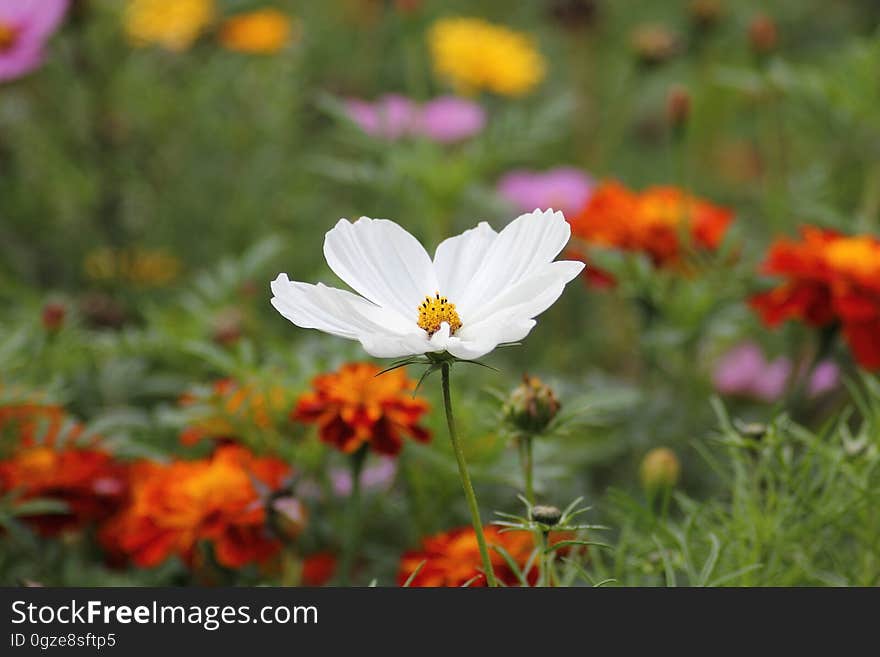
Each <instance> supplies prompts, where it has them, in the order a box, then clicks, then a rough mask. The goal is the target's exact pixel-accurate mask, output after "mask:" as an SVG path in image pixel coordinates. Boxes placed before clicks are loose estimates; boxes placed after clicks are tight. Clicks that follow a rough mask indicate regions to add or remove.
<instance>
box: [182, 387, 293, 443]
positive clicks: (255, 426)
mask: <svg viewBox="0 0 880 657" xmlns="http://www.w3.org/2000/svg"><path fill="white" fill-rule="evenodd" d="M179 403H180V405H181V406H183V407H185V408H191V409H193V411H194V412H195V413H196V415H197V417H196V418H195V419H194V420H193V421H192V422H191V423H190V425H189V426H188V427H187V428H186V429H184V430H183V431H182V432H181V434H180V441H181V442H182V443H183V444H184V445H194V444H196V443H197V442H199V441H200V440H202V439H203V438H210V439H213V440H219V441H224V440H225V441H229V440H235V439H236V438H238V437H240V436H241V435H243V434H247V433H248V432H250V431H268V430H271V429H272V428H274V427H275V426H276V421H277V419H278V416H280V415H281V414H282V412H283V411H284V409H285V408H287V407H288V403H289V402H288V398H287V393H286V392H285V390H284V389H283V388H282V387H281V386H271V387H268V388H267V389H262V388H260V387H259V386H257V385H256V384H254V383H239V382H237V381H235V380H234V379H220V380H219V381H215V382H214V384H213V385H212V386H211V389H210V390H209V391H208V392H202V391H191V392H187V393H185V394H183V395H182V396H181V397H180V400H179Z"/></svg>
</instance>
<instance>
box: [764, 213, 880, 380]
mask: <svg viewBox="0 0 880 657" xmlns="http://www.w3.org/2000/svg"><path fill="white" fill-rule="evenodd" d="M762 271H763V272H764V273H766V274H770V275H773V276H780V277H783V278H784V279H785V280H784V281H783V282H782V283H781V284H780V285H778V286H777V287H775V288H773V289H771V290H770V291H768V292H764V293H761V294H757V295H755V296H754V297H752V299H751V305H752V307H753V308H754V309H755V310H756V311H757V312H758V313H759V314H760V315H761V317H762V319H763V320H764V322H765V323H766V324H767V325H769V326H776V325H778V324H780V323H782V322H784V321H785V320H787V319H792V318H795V319H800V320H802V321H804V322H806V323H807V324H810V325H811V326H816V327H821V326H828V325H831V324H835V323H839V325H840V326H841V327H842V329H843V335H844V337H845V339H846V341H847V343H848V344H849V346H850V348H851V349H852V351H853V354H854V356H855V358H856V360H857V361H858V362H859V364H860V365H862V366H863V367H865V368H866V369H871V370H875V369H880V337H878V336H880V239H878V238H876V237H872V236H868V235H860V236H855V237H848V236H845V235H841V234H839V233H837V232H834V231H831V230H823V229H820V228H814V227H809V226H807V227H804V228H803V229H802V230H801V239H800V240H799V241H794V240H789V239H780V240H778V241H777V242H776V243H775V244H773V245H772V246H771V248H770V251H769V253H768V254H767V258H766V260H765V261H764V264H763V266H762Z"/></svg>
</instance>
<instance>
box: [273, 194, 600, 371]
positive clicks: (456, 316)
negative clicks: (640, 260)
mask: <svg viewBox="0 0 880 657" xmlns="http://www.w3.org/2000/svg"><path fill="white" fill-rule="evenodd" d="M570 233H571V230H570V228H569V225H568V222H567V221H566V220H565V217H563V216H562V213H561V212H553V211H552V210H547V211H543V212H542V211H540V210H535V211H534V212H532V213H530V214H524V215H522V216H520V217H518V218H517V219H515V220H514V221H512V222H511V223H510V224H508V225H507V226H506V227H505V228H504V229H503V230H502V231H501V232H500V233H497V232H495V231H494V230H493V229H492V227H491V226H489V224H487V223H486V222H481V223H480V224H479V225H478V226H477V227H476V228H472V229H470V230H466V231H465V232H463V233H462V234H461V235H457V236H455V237H450V238H449V239H447V240H445V241H444V242H442V243H441V244H440V246H438V247H437V250H436V251H435V253H434V259H433V260H432V259H431V257H430V256H429V255H428V253H427V252H426V251H425V249H424V248H423V247H422V245H421V244H419V242H418V240H416V238H415V237H413V236H412V235H410V234H409V233H408V232H407V231H406V230H404V229H403V228H401V227H400V226H399V225H397V224H396V223H394V222H393V221H388V220H387V219H370V218H368V217H361V218H360V219H358V220H357V221H355V222H354V223H351V222H349V221H348V220H347V219H340V220H339V223H337V224H336V226H334V227H333V228H332V229H331V230H330V231H329V232H328V233H327V236H326V237H325V239H324V257H325V258H326V259H327V264H328V265H330V268H331V269H332V270H333V271H334V272H335V273H336V274H337V275H338V276H339V278H341V279H342V280H343V281H345V283H347V284H348V285H349V287H351V288H352V289H353V290H354V291H355V292H357V294H352V293H351V292H348V291H346V290H339V289H336V288H332V287H327V286H326V285H323V284H321V283H318V284H317V285H312V284H310V283H300V282H298V281H290V280H289V279H288V278H287V274H279V275H278V278H276V279H275V280H274V281H272V295H273V296H272V305H273V306H275V309H276V310H277V311H278V312H280V313H281V314H282V315H284V317H286V318H287V319H289V320H290V321H291V322H293V323H294V324H296V325H297V326H300V327H302V328H313V329H318V330H320V331H324V332H325V333H330V334H332V335H338V336H340V337H343V338H348V339H349V340H357V341H359V342H360V343H361V344H362V345H363V347H364V349H365V350H366V351H367V353H369V354H370V355H371V356H375V357H377V358H399V357H404V356H413V355H417V354H425V353H429V352H443V351H446V352H449V353H450V354H451V355H452V356H455V357H456V358H459V359H462V360H473V359H476V358H479V357H481V356H484V355H485V354H488V353H489V352H490V351H492V350H493V349H494V348H495V347H497V346H498V345H499V344H503V343H505V342H515V341H517V340H521V339H523V338H524V337H525V336H526V335H528V333H529V331H531V330H532V328H533V327H534V326H535V320H534V318H535V317H536V316H537V315H539V314H540V313H542V312H544V311H545V310H547V308H549V307H550V306H551V305H552V304H553V302H554V301H556V300H557V299H558V298H559V296H560V295H561V294H562V290H563V288H564V287H565V284H566V283H568V282H569V281H570V280H572V279H573V278H574V277H575V276H577V275H578V274H579V273H580V271H581V270H582V269H583V268H584V264H583V263H582V262H576V261H559V262H554V261H553V259H554V258H555V257H556V256H557V255H559V253H560V251H562V249H563V247H564V246H565V245H566V243H567V242H568V238H569V235H570ZM359 295H360V296H359Z"/></svg>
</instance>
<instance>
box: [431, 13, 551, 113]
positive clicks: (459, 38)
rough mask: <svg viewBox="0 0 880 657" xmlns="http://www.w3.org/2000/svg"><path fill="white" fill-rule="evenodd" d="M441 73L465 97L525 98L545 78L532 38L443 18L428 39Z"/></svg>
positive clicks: (473, 20) (486, 24)
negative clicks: (483, 92) (489, 94)
mask: <svg viewBox="0 0 880 657" xmlns="http://www.w3.org/2000/svg"><path fill="white" fill-rule="evenodd" d="M428 45H429V47H430V50H431V57H432V59H433V61H434V71H435V72H436V74H437V75H438V76H439V77H441V78H444V79H446V80H448V81H449V82H450V83H451V84H452V85H453V86H454V87H456V88H457V89H458V90H459V91H462V92H464V93H473V92H477V91H481V90H484V89H485V90H488V91H492V92H494V93H497V94H502V95H505V96H521V95H523V94H525V93H528V92H529V91H531V89H532V88H534V87H535V85H537V84H538V83H539V82H541V80H543V79H544V73H545V62H544V57H543V56H542V55H541V53H540V52H538V50H537V49H536V48H535V45H534V43H533V41H532V39H531V38H530V37H528V36H527V35H525V34H522V33H520V32H515V31H514V30H510V29H508V28H506V27H503V26H500V25H493V24H492V23H489V22H487V21H484V20H482V19H479V18H444V19H440V20H438V21H436V22H435V23H434V24H433V25H432V26H431V29H430V32H429V34H428Z"/></svg>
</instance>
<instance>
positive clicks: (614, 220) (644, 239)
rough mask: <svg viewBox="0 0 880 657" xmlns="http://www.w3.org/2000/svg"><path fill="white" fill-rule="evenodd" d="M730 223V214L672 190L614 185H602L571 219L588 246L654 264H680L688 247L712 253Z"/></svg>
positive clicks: (573, 230) (576, 232)
mask: <svg viewBox="0 0 880 657" xmlns="http://www.w3.org/2000/svg"><path fill="white" fill-rule="evenodd" d="M731 221H733V212H732V211H730V210H728V209H726V208H722V207H720V206H717V205H713V204H711V203H709V202H708V201H705V200H703V199H700V198H697V197H695V196H691V195H690V194H687V193H686V192H684V191H683V190H681V189H679V188H677V187H650V188H648V189H646V190H645V191H643V192H633V191H631V190H629V189H627V188H626V187H624V186H623V185H621V184H620V183H618V182H614V181H610V182H604V183H602V184H601V185H600V186H599V187H598V188H597V189H596V191H595V192H593V195H592V197H590V200H589V201H588V202H587V204H586V205H585V206H584V208H583V209H582V210H581V211H580V213H578V214H577V215H575V216H574V217H573V218H571V220H570V223H571V228H572V232H573V233H574V235H575V236H576V237H578V238H580V239H581V240H583V241H585V242H587V243H588V244H594V245H597V246H603V247H610V248H617V249H622V250H625V251H637V252H642V253H646V254H647V255H648V256H649V257H650V258H651V260H652V261H653V262H654V264H655V265H657V266H660V267H663V266H674V265H677V264H679V263H680V261H681V257H682V252H683V251H684V247H685V245H683V244H682V239H681V238H682V234H683V232H684V234H686V235H689V238H690V246H691V247H693V248H700V249H704V250H709V251H714V250H716V249H717V248H718V247H719V246H720V245H721V242H722V240H723V239H724V236H725V234H726V232H727V229H728V227H729V225H730V223H731Z"/></svg>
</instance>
